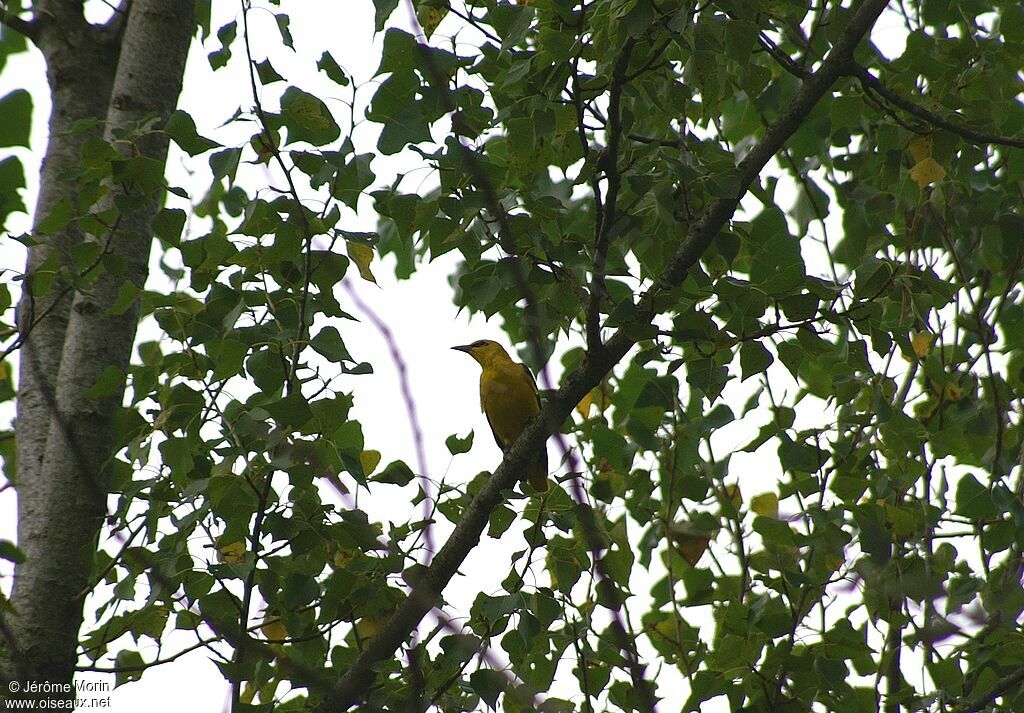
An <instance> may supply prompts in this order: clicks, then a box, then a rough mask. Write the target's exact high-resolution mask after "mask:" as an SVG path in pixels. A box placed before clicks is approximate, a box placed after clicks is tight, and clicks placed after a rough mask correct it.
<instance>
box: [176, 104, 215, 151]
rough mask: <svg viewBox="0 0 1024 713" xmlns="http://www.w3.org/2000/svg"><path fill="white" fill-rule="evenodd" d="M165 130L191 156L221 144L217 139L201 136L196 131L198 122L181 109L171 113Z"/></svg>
mask: <svg viewBox="0 0 1024 713" xmlns="http://www.w3.org/2000/svg"><path fill="white" fill-rule="evenodd" d="M164 131H166V132H167V135H168V136H170V137H171V140H172V141H174V143H176V144H178V146H179V147H180V148H181V150H182V151H184V152H185V153H187V154H188V155H189V156H197V155H199V154H201V153H205V152H206V151H209V150H210V149H215V148H217V147H219V146H220V144H218V143H217V142H216V141H211V140H210V139H207V138H206V137H203V136H200V135H199V133H198V132H197V131H196V122H195V121H194V120H193V119H192V115H191V114H189V113H187V112H184V111H182V110H181V109H178V110H177V111H175V112H174V113H173V114H171V118H170V119H168V120H167V126H165V127H164Z"/></svg>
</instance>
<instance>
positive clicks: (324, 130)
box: [281, 87, 341, 146]
mask: <svg viewBox="0 0 1024 713" xmlns="http://www.w3.org/2000/svg"><path fill="white" fill-rule="evenodd" d="M281 121H282V124H283V125H284V127H285V128H287V129H288V141H287V143H289V144H291V143H295V142H298V141H305V142H306V143H310V144H312V145H313V146H323V145H325V144H329V143H331V142H332V141H336V140H337V139H338V137H339V136H341V127H339V126H338V124H337V122H336V121H335V120H334V117H333V116H331V112H330V109H328V108H327V105H326V104H324V103H323V102H322V101H320V99H318V98H317V97H315V96H313V95H312V94H309V93H307V92H304V91H302V90H301V89H299V88H298V87H288V88H287V89H286V90H285V91H284V95H283V96H282V97H281Z"/></svg>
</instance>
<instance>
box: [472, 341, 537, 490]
mask: <svg viewBox="0 0 1024 713" xmlns="http://www.w3.org/2000/svg"><path fill="white" fill-rule="evenodd" d="M452 349H457V350H458V351H460V352H466V354H469V355H470V356H471V357H473V358H474V359H476V360H477V363H479V364H480V368H481V372H480V408H481V409H482V410H483V412H484V415H486V416H487V423H489V424H490V425H491V433H493V434H494V441H495V443H497V444H498V448H500V449H501V450H502V451H505V450H507V449H508V448H509V446H511V445H512V444H513V443H515V440H516V439H517V438H519V435H520V434H521V433H522V432H523V428H524V427H525V426H526V422H527V421H529V420H530V419H531V418H533V417H534V416H536V415H537V414H538V413H539V412H540V395H539V394H538V392H537V382H536V381H534V380H533V374H531V373H530V370H529V369H527V368H526V365H525V364H519V363H517V362H514V361H512V358H511V357H510V356H509V355H508V353H506V352H505V350H504V349H503V348H502V347H501V345H500V344H498V343H497V342H492V341H491V340H489V339H481V340H479V341H476V342H473V343H472V344H466V345H464V346H460V347H452ZM526 479H527V480H528V481H529V483H530V485H532V486H533V487H534V489H536V490H542V491H543V490H547V489H548V452H547V450H546V449H545V448H544V447H541V451H540V453H538V454H537V458H536V459H534V460H533V461H532V462H531V463H530V465H529V466H528V467H527V469H526Z"/></svg>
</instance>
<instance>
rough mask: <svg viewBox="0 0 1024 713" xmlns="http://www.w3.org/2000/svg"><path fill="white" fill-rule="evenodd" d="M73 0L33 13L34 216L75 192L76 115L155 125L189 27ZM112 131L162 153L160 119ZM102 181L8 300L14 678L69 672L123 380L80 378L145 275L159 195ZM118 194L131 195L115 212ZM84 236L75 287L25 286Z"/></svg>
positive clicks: (127, 344) (124, 363)
mask: <svg viewBox="0 0 1024 713" xmlns="http://www.w3.org/2000/svg"><path fill="white" fill-rule="evenodd" d="M81 12H82V11H81V6H80V5H78V4H76V3H67V2H60V1H56V2H49V3H40V4H39V5H38V8H37V10H36V18H35V20H34V21H33V27H34V28H35V32H34V37H33V39H34V40H35V42H36V44H37V45H38V47H39V49H40V50H41V51H42V53H43V56H44V57H45V59H46V62H47V76H48V80H49V84H50V90H51V94H52V98H53V108H52V113H51V117H50V138H49V144H48V146H47V150H46V156H45V159H44V162H43V168H42V174H41V187H40V195H39V202H38V204H37V207H36V213H35V224H36V226H39V224H40V222H41V221H42V220H44V219H45V218H46V217H47V216H48V215H49V214H50V212H51V210H53V208H54V206H56V205H58V204H59V203H60V202H61V201H62V200H64V199H69V200H70V201H71V202H72V205H75V204H76V184H75V181H74V179H73V178H72V179H69V178H68V177H67V176H66V174H67V173H68V171H69V169H74V168H75V167H77V166H78V165H80V163H81V159H80V155H81V154H80V152H81V148H82V145H83V143H84V142H85V140H86V139H87V138H90V137H94V136H96V132H95V131H93V132H92V133H90V131H89V130H86V131H78V132H75V131H73V130H72V128H73V127H74V126H75V124H76V123H77V122H80V121H83V120H88V119H99V120H100V121H101V122H102V123H99V124H97V126H100V127H102V131H103V134H104V138H105V139H107V140H108V141H111V139H113V138H114V137H115V136H124V135H125V132H126V133H127V134H128V135H131V134H133V133H134V132H135V131H136V130H137V128H138V127H139V125H140V123H141V122H142V120H143V119H145V118H147V117H149V116H152V115H154V114H155V115H157V116H158V117H159V120H158V122H157V126H162V125H163V123H164V122H166V119H167V117H168V116H169V115H170V113H171V112H172V111H173V109H174V107H175V105H176V103H177V98H178V94H179V92H180V90H181V83H182V75H183V71H184V64H185V56H186V54H187V51H188V46H189V42H190V40H191V36H192V33H193V31H194V27H195V8H194V3H193V2H191V1H188V2H182V1H180V0H134V1H133V2H132V3H131V4H130V5H125V6H122V8H121V10H119V11H118V12H117V13H115V16H114V18H113V19H112V20H111V22H109V23H107V25H104V26H102V27H100V26H92V25H90V24H89V23H87V22H86V20H85V19H84V17H83V16H82V14H81ZM125 12H127V17H124V14H125ZM114 145H115V146H116V147H117V148H118V150H119V151H121V153H122V155H123V156H125V157H126V158H128V157H129V156H143V157H145V158H147V159H151V160H153V161H156V162H158V163H159V164H160V165H161V166H162V165H163V164H164V162H165V160H166V155H167V140H166V137H165V136H164V135H163V134H160V133H154V132H151V133H149V134H148V135H147V136H146V137H145V138H144V139H141V140H138V141H134V142H131V143H130V144H125V142H123V141H119V142H118V143H116V144H114ZM107 187H108V188H109V193H108V194H107V196H106V197H105V198H104V199H103V200H102V201H101V202H100V204H99V205H98V206H95V207H94V210H96V211H97V212H102V211H108V210H110V211H114V213H113V214H114V215H115V216H116V218H115V220H114V221H113V223H112V224H111V226H110V227H109V234H107V235H105V236H102V237H101V238H97V237H96V236H85V235H83V234H82V233H81V232H80V231H79V230H78V229H77V228H76V227H75V223H74V221H73V220H72V222H71V223H69V226H68V227H67V228H65V229H63V230H62V231H61V232H59V233H58V234H55V235H45V236H44V235H38V236H37V240H39V241H40V244H38V245H36V246H34V247H32V248H31V250H30V252H29V259H28V267H27V274H28V279H27V280H26V282H25V291H24V294H23V296H22V300H21V303H20V304H19V328H20V330H21V331H22V336H23V339H24V343H23V346H22V349H21V355H20V371H19V393H18V404H17V409H18V410H17V424H16V438H17V456H18V473H17V491H18V545H19V547H20V548H21V550H22V551H23V552H24V554H25V561H24V562H23V563H21V564H20V565H19V566H18V567H17V568H16V570H15V580H14V589H13V596H12V601H11V603H12V605H13V610H14V614H13V615H12V616H11V617H10V618H9V621H10V627H9V634H10V640H8V641H7V642H6V644H7V652H6V661H3V660H2V659H0V662H2V663H3V668H2V672H3V674H4V675H5V676H17V677H18V678H19V679H21V680H23V681H49V682H70V681H71V678H72V675H73V672H74V666H75V662H76V660H77V651H76V649H77V643H78V632H79V627H80V626H81V623H82V616H83V603H84V598H85V597H84V595H85V592H86V591H87V590H88V588H89V587H90V586H91V585H92V584H93V582H92V576H93V561H94V554H95V550H96V544H97V540H98V535H99V529H100V526H101V524H102V522H103V517H104V514H105V511H106V500H107V489H106V483H107V480H108V478H107V474H108V472H109V463H110V459H111V458H112V456H113V455H114V452H113V448H114V446H113V434H112V432H111V423H112V419H113V416H114V414H115V413H116V411H117V409H118V408H119V407H120V406H121V401H122V398H123V393H124V389H123V385H122V386H121V387H119V388H117V389H115V390H114V392H113V393H109V394H106V395H105V396H102V397H98V398H94V397H90V396H88V395H87V394H86V393H85V392H86V391H87V390H89V389H90V388H91V387H92V386H93V385H95V384H96V382H97V380H98V379H99V377H100V375H101V374H103V373H104V371H106V370H107V369H108V368H109V367H115V368H117V369H119V370H121V371H122V372H124V371H126V370H127V367H128V362H129V358H130V355H131V348H132V344H133V342H134V339H135V330H136V327H137V323H138V315H139V309H138V304H137V302H136V304H135V305H134V306H133V307H132V308H131V309H129V310H127V311H126V312H124V313H122V314H118V315H111V314H109V309H110V307H111V306H112V305H113V304H114V301H115V300H116V298H117V296H118V293H119V291H120V289H121V287H122V285H124V284H125V282H126V281H130V282H132V283H134V284H135V285H136V286H137V287H139V288H141V287H142V286H143V285H144V283H145V280H146V277H147V274H148V261H149V252H150V246H151V244H152V237H151V233H150V228H149V226H150V222H151V220H152V218H153V216H154V214H155V212H156V211H157V210H158V209H159V207H160V201H161V198H162V196H161V192H160V191H156V192H154V193H151V194H149V195H146V196H139V194H138V193H137V192H136V193H135V194H134V196H131V193H132V191H134V190H135V189H134V188H133V187H132V186H131V185H128V184H118V183H115V182H109V183H108V184H107ZM129 196H131V197H132V198H135V199H139V198H141V200H138V202H137V203H134V204H133V206H132V208H131V209H130V210H129V211H128V212H122V209H123V207H124V206H125V205H127V201H125V200H124V199H125V198H127V197H129ZM83 241H98V242H99V243H100V245H102V246H103V247H104V257H103V259H102V260H99V261H98V262H96V264H95V266H94V269H93V272H92V273H91V274H90V275H89V276H88V278H87V282H88V289H87V290H81V291H77V290H73V289H71V288H70V287H69V286H68V283H66V282H64V281H61V280H58V281H57V282H56V284H55V285H54V286H53V287H52V288H51V289H48V290H43V289H36V288H37V286H38V285H39V284H41V283H40V282H37V281H36V279H37V277H39V276H40V275H41V274H42V272H43V271H46V270H52V269H55V268H57V267H64V268H65V269H70V268H71V262H70V258H69V251H70V250H71V249H72V248H73V247H75V246H76V245H79V244H80V243H82V242H83ZM34 290H35V292H38V294H34Z"/></svg>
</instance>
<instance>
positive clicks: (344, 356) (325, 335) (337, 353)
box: [309, 327, 354, 364]
mask: <svg viewBox="0 0 1024 713" xmlns="http://www.w3.org/2000/svg"><path fill="white" fill-rule="evenodd" d="M309 346H311V347H313V350H314V351H316V352H317V353H318V354H320V356H322V357H324V358H325V359H327V360H328V361H331V362H334V363H335V364H337V363H339V362H343V361H354V360H353V359H352V355H351V354H349V352H348V348H346V347H345V342H344V341H343V340H342V338H341V333H340V332H338V330H337V328H335V327H324V328H323V329H321V330H320V331H319V332H317V334H316V336H315V337H313V338H312V339H311V340H310V342H309Z"/></svg>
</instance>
